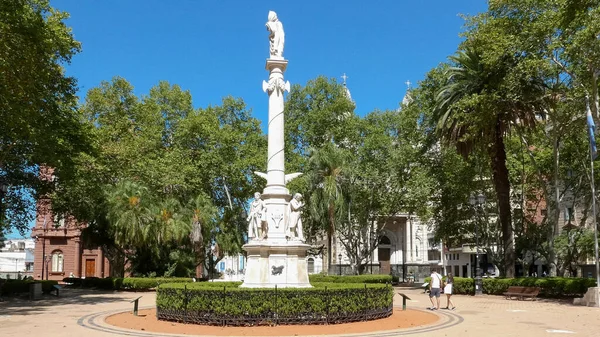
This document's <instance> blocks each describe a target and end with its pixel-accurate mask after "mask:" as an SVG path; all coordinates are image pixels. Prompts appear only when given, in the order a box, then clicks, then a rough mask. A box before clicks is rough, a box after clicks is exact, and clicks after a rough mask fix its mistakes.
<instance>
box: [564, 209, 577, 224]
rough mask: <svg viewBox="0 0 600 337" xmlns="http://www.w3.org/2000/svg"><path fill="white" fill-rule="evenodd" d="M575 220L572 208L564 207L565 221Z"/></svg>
mask: <svg viewBox="0 0 600 337" xmlns="http://www.w3.org/2000/svg"><path fill="white" fill-rule="evenodd" d="M572 220H575V212H573V208H571V207H566V208H565V221H572Z"/></svg>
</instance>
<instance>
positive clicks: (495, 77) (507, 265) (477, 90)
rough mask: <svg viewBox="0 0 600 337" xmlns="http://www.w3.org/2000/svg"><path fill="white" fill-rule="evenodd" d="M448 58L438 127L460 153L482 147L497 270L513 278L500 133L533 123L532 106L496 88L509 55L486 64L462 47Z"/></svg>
mask: <svg viewBox="0 0 600 337" xmlns="http://www.w3.org/2000/svg"><path fill="white" fill-rule="evenodd" d="M450 60H451V61H452V62H453V63H454V66H453V67H450V68H448V69H447V71H446V75H447V78H446V80H447V82H446V84H445V85H444V86H443V87H442V88H441V90H440V91H439V92H438V94H437V96H436V108H435V112H434V115H435V118H436V120H437V127H438V132H439V134H440V135H441V137H442V139H443V140H445V141H446V142H447V143H450V144H453V145H454V146H456V148H457V150H458V152H459V153H460V154H462V155H463V156H465V157H467V156H468V155H469V154H471V153H472V152H473V151H474V146H480V149H482V150H483V151H484V152H487V155H488V156H489V159H490V164H491V171H492V177H493V185H494V189H495V192H496V195H497V200H498V210H499V219H500V224H501V227H502V240H503V241H504V268H502V269H504V270H503V271H504V272H505V275H506V276H507V277H514V273H515V251H514V234H513V228H512V222H511V209H510V182H509V177H508V169H507V167H506V150H505V144H504V137H505V136H506V134H507V133H508V131H509V130H510V128H511V126H524V127H526V128H527V127H532V126H533V125H535V123H536V119H535V117H536V116H535V113H534V109H530V107H528V106H526V105H525V104H523V103H522V102H519V101H516V100H515V99H512V98H510V97H508V98H507V97H506V96H507V95H506V94H505V93H504V92H503V89H502V88H501V84H502V80H503V79H504V76H505V75H506V73H507V71H509V69H510V68H511V66H514V63H515V61H516V60H515V59H514V58H512V57H509V56H508V57H505V59H503V60H501V61H500V62H495V63H494V65H493V66H491V65H489V64H486V63H485V62H483V60H482V59H481V53H479V52H478V51H476V50H475V49H473V48H465V49H464V50H461V51H459V52H458V53H457V54H456V55H454V56H451V57H450Z"/></svg>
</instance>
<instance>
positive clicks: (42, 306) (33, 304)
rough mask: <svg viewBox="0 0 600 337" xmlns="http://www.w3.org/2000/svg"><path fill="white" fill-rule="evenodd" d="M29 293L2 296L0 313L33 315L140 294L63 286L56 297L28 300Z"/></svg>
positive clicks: (47, 296)
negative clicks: (64, 307) (69, 306)
mask: <svg viewBox="0 0 600 337" xmlns="http://www.w3.org/2000/svg"><path fill="white" fill-rule="evenodd" d="M28 296H29V295H28V294H25V295H20V296H11V297H6V296H5V297H3V300H4V301H3V302H0V314H1V315H11V316H17V315H35V314H41V313H43V312H47V311H56V312H60V309H61V307H63V306H68V305H98V304H107V303H118V302H122V303H127V302H129V301H131V300H133V299H135V298H137V297H139V296H140V294H136V293H127V292H118V291H101V290H90V289H70V288H63V289H61V290H60V295H59V296H58V297H57V296H56V295H54V294H44V295H43V296H42V298H41V299H40V300H36V301H32V300H29V297H28Z"/></svg>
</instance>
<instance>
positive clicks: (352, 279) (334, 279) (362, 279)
mask: <svg viewBox="0 0 600 337" xmlns="http://www.w3.org/2000/svg"><path fill="white" fill-rule="evenodd" d="M308 279H309V281H310V283H311V284H312V283H313V282H327V283H392V276H391V275H349V276H346V275H344V276H337V275H321V274H314V275H309V276H308Z"/></svg>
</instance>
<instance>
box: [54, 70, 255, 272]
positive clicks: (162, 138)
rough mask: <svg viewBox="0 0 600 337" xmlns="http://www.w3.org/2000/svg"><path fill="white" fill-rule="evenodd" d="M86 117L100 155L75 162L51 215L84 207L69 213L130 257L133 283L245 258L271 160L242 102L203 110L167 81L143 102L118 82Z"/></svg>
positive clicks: (92, 103) (96, 94)
mask: <svg viewBox="0 0 600 337" xmlns="http://www.w3.org/2000/svg"><path fill="white" fill-rule="evenodd" d="M81 111H82V113H83V114H84V116H85V120H86V123H87V126H88V127H89V128H90V130H91V131H90V133H91V134H92V135H93V137H94V139H95V141H96V142H97V145H98V153H97V154H96V155H95V156H93V157H89V156H88V157H85V156H81V157H79V158H77V160H79V161H80V164H81V165H80V166H79V170H78V171H77V172H76V176H75V177H74V179H70V180H68V181H63V182H62V183H61V184H60V186H59V189H60V190H59V191H58V192H59V193H56V194H55V197H54V199H53V209H55V208H56V209H58V210H62V209H63V206H65V205H72V204H76V205H78V206H79V207H78V208H77V209H75V210H69V211H70V212H71V214H73V216H74V217H75V218H77V219H78V220H80V221H82V222H87V223H88V224H89V228H88V229H86V237H87V238H88V239H89V241H90V242H89V244H98V245H102V246H103V248H104V250H105V251H107V252H110V254H108V257H109V258H110V259H111V263H114V264H115V265H117V264H118V261H119V260H121V261H122V260H123V255H127V256H126V257H127V258H128V259H129V260H130V261H133V262H135V263H132V264H131V266H132V267H133V270H131V272H133V274H135V275H150V274H151V273H152V272H154V273H156V275H179V276H188V275H190V274H191V273H195V267H196V266H197V265H198V264H205V263H207V262H209V261H210V262H211V263H212V261H213V260H212V255H211V254H213V253H216V252H218V253H219V256H217V260H218V259H220V258H221V257H222V256H223V254H225V253H237V252H239V251H240V250H241V246H242V245H243V244H244V233H245V230H246V223H245V216H244V213H245V212H246V209H247V202H246V201H247V200H248V199H249V198H250V197H251V195H252V193H253V192H255V191H257V190H260V189H261V187H262V186H263V185H264V181H260V180H258V181H255V180H254V178H253V177H254V176H253V172H254V171H264V165H265V160H264V158H266V138H265V137H264V135H263V133H262V130H261V129H260V121H258V120H257V119H255V118H252V117H251V114H250V110H249V109H247V108H246V105H245V103H244V102H243V100H241V99H236V98H232V97H226V98H224V99H223V100H222V102H221V105H215V106H209V107H206V108H200V109H195V108H194V107H193V105H192V97H191V94H190V92H189V91H185V90H183V89H182V88H180V87H179V86H177V85H171V84H169V83H167V82H160V83H159V84H158V85H156V86H155V87H153V88H151V89H150V93H149V94H148V95H144V96H142V97H137V96H136V95H135V94H134V92H133V86H132V85H131V84H130V83H129V82H127V81H126V80H125V79H123V78H119V77H115V78H114V79H113V80H112V81H110V82H102V83H101V84H100V85H99V86H98V87H96V88H92V89H91V90H90V91H88V93H87V95H86V99H85V103H84V104H83V106H82V107H81ZM192 233H193V234H194V235H190V234H192ZM213 244H216V245H218V247H219V249H218V250H215V251H212V250H210V247H211V245H213ZM172 250H177V251H178V253H176V254H171V251H172ZM138 257H141V258H138ZM190 257H192V259H190ZM208 257H210V258H208ZM118 274H121V275H122V274H123V269H120V270H119V271H118Z"/></svg>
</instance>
